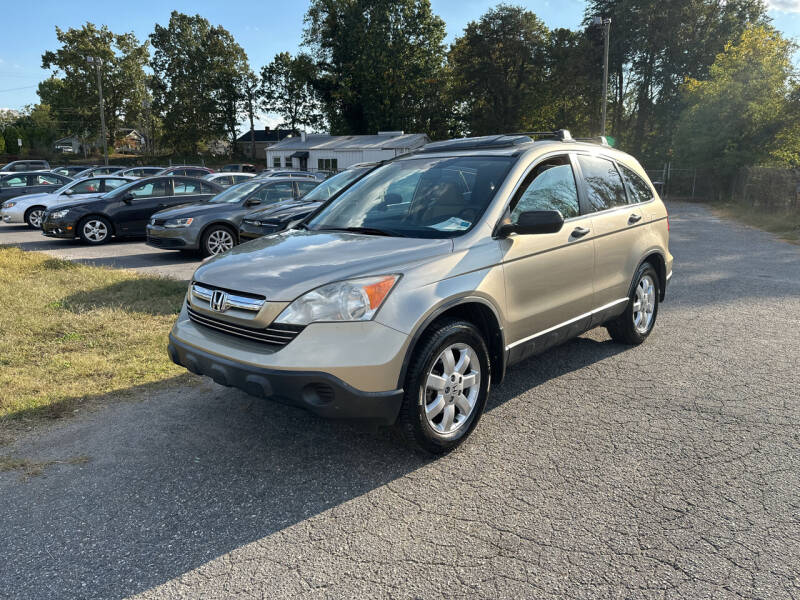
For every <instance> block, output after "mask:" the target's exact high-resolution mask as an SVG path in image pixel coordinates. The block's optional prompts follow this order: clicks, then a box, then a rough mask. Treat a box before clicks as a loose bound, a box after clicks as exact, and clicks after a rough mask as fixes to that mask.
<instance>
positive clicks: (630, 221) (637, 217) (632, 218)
mask: <svg viewBox="0 0 800 600" xmlns="http://www.w3.org/2000/svg"><path fill="white" fill-rule="evenodd" d="M641 220H642V215H637V214H636V213H632V214H631V216H630V217H628V225H633V224H634V223H638V222H639V221H641Z"/></svg>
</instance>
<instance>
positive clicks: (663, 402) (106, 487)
mask: <svg viewBox="0 0 800 600" xmlns="http://www.w3.org/2000/svg"><path fill="white" fill-rule="evenodd" d="M668 208H669V209H670V213H671V225H672V232H671V233H672V240H671V250H672V253H673V254H674V255H675V276H674V277H673V280H672V282H671V284H670V287H669V289H668V291H667V302H666V303H665V304H663V305H662V307H661V310H660V313H659V315H658V322H657V325H656V329H655V332H654V333H653V335H652V336H651V337H650V339H649V340H648V341H647V342H646V343H645V344H644V345H642V346H640V347H637V348H629V347H625V346H620V345H617V344H614V343H613V342H611V341H610V339H609V338H608V336H607V334H606V333H605V330H594V331H592V332H590V333H588V334H585V335H584V336H582V337H581V338H579V339H577V340H574V341H572V342H569V343H567V344H565V345H563V346H561V347H559V348H556V349H554V350H552V351H550V352H549V353H547V354H545V355H544V356H541V357H537V358H533V359H530V360H528V361H526V362H524V363H522V364H520V365H518V366H516V367H515V368H513V369H512V370H511V371H510V372H509V375H508V378H507V380H506V381H505V382H504V383H503V384H502V385H501V386H495V388H494V389H493V396H492V399H491V400H490V405H489V407H488V410H487V412H486V414H485V415H484V416H483V418H482V420H481V423H480V424H479V426H478V428H477V429H476V430H475V432H474V433H473V435H472V437H471V438H470V440H469V441H468V442H467V443H466V444H465V445H463V446H462V447H461V448H459V449H458V450H457V451H455V452H453V453H452V454H450V455H448V456H446V457H443V458H439V459H435V460H434V459H429V458H422V457H420V456H419V455H416V454H413V453H411V452H409V451H408V450H407V448H406V447H404V446H402V445H401V444H400V441H399V439H398V437H397V435H396V434H395V433H393V432H392V431H391V430H384V429H381V430H377V431H376V430H370V429H364V428H361V427H358V426H355V425H353V424H350V423H341V422H328V421H323V420H320V419H317V418H315V417H313V416H312V415H309V414H307V413H305V412H303V411H301V410H298V409H294V408H291V407H287V406H283V405H280V404H274V403H270V402H264V401H261V400H258V399H255V398H251V397H249V396H247V395H245V394H243V393H241V392H238V391H234V390H229V389H225V388H221V387H219V386H217V385H215V384H213V383H211V382H210V381H209V380H204V381H203V383H202V384H200V385H198V386H192V387H186V388H180V389H177V390H160V391H159V390H153V389H152V388H142V389H141V390H140V391H139V393H138V399H137V400H136V401H129V402H119V403H114V404H112V405H111V406H109V407H108V408H105V409H103V410H100V411H97V412H93V413H90V414H86V415H82V416H78V417H76V418H75V419H73V420H71V421H68V422H66V423H63V424H59V425H57V426H54V427H51V428H47V429H46V430H43V431H42V432H40V433H37V434H33V435H30V436H27V437H25V438H23V439H20V440H18V441H17V442H15V444H14V445H12V446H11V447H7V448H3V453H4V454H7V453H15V454H17V455H22V456H30V457H32V458H35V459H38V460H44V459H56V458H63V457H68V456H77V455H87V456H89V457H90V461H89V462H88V463H87V464H83V465H77V466H73V465H56V466H54V467H50V468H48V469H47V470H46V471H45V473H44V475H42V476H39V477H33V478H30V479H28V480H26V481H21V480H20V477H19V474H18V473H0V532H2V537H1V538H0V539H2V542H1V543H0V582H1V584H0V597H2V598H48V599H53V598H122V597H129V596H136V597H137V598H142V599H144V598H199V597H202V598H270V599H271V598H289V597H302V598H366V597H370V598H372V597H382V598H440V597H448V598H462V597H463V598H544V597H558V598H605V597H613V598H676V599H677V598H765V599H766V598H770V599H772V598H800V495H799V494H798V489H800V433H798V422H799V421H800V400H799V399H798V390H800V368H799V367H800V334H799V333H798V329H800V248H798V247H796V246H792V245H789V244H786V243H784V242H781V241H778V240H776V239H775V238H774V237H772V236H771V235H769V234H766V233H763V232H760V231H756V230H754V229H750V228H747V227H745V226H742V225H738V224H734V223H731V222H727V221H722V220H719V219H716V218H714V217H712V216H711V215H710V213H709V212H708V211H707V210H706V209H705V208H703V207H702V206H699V205H689V204H670V205H669V206H668Z"/></svg>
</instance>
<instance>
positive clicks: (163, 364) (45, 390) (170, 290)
mask: <svg viewBox="0 0 800 600" xmlns="http://www.w3.org/2000/svg"><path fill="white" fill-rule="evenodd" d="M185 294H186V284H185V283H181V282H178V281H172V280H169V279H165V278H159V277H147V276H142V275H138V274H135V273H130V272H126V271H120V270H114V269H108V268H101V267H92V266H85V265H80V264H76V263H72V262H69V261H65V260H60V259H54V258H51V257H49V256H47V255H44V254H40V253H36V252H24V251H22V250H19V249H18V248H14V247H2V246H0V426H5V427H12V426H14V423H15V422H16V423H17V425H19V422H20V421H21V420H30V419H37V418H47V417H50V418H53V417H60V416H63V415H64V414H67V413H71V412H73V411H74V410H75V409H76V408H77V406H79V405H81V404H82V403H85V402H87V401H89V400H98V399H99V400H100V401H108V399H110V398H111V397H113V396H115V395H119V394H121V393H122V392H124V391H125V390H129V389H131V388H133V387H134V386H137V387H138V386H146V385H148V384H154V383H158V382H167V381H168V380H171V381H172V382H174V381H175V380H176V376H178V375H182V374H183V373H184V371H183V369H180V368H179V367H177V366H175V365H174V364H173V363H172V362H171V361H170V360H169V357H168V356H167V352H166V347H167V335H168V333H169V330H170V328H171V326H172V323H173V322H174V321H175V317H176V316H177V314H178V312H179V311H180V307H181V303H182V302H183V298H184V295H185ZM182 379H183V378H181V380H182ZM0 468H2V467H1V466H0Z"/></svg>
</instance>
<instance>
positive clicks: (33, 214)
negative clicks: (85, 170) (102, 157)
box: [0, 175, 135, 229]
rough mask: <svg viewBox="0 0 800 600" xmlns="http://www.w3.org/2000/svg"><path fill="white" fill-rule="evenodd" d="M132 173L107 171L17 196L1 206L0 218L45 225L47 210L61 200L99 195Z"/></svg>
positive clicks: (4, 220)
mask: <svg viewBox="0 0 800 600" xmlns="http://www.w3.org/2000/svg"><path fill="white" fill-rule="evenodd" d="M134 179H135V178H133V177H118V176H114V175H104V176H97V177H87V178H85V179H78V180H76V181H70V182H69V183H68V184H66V185H64V186H62V187H60V188H58V189H57V190H55V191H53V192H49V193H44V194H29V195H26V196H17V197H16V198H13V199H12V200H8V201H6V202H4V203H3V204H2V206H0V221H2V222H3V223H27V224H28V227H30V228H31V229H41V228H42V216H43V215H44V213H45V211H46V210H47V209H48V208H50V207H52V206H55V205H57V204H59V203H61V202H72V201H74V200H80V199H82V198H91V197H92V196H100V195H102V194H105V193H106V192H110V191H111V190H113V189H115V188H118V187H119V186H121V185H124V184H126V183H128V182H129V181H134Z"/></svg>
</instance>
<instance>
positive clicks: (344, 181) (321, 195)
mask: <svg viewBox="0 0 800 600" xmlns="http://www.w3.org/2000/svg"><path fill="white" fill-rule="evenodd" d="M371 168H372V167H358V168H357V169H348V170H347V171H342V172H341V173H339V174H338V175H334V176H333V177H331V178H330V179H326V180H325V181H323V182H322V183H320V184H319V185H318V186H317V187H315V188H314V189H313V190H311V191H310V192H308V193H307V194H306V195H305V196H303V200H307V201H308V202H321V201H325V200H327V199H328V198H330V197H331V196H333V195H334V194H335V193H337V192H338V191H339V190H341V189H342V188H343V187H345V186H346V185H348V184H349V183H350V182H352V181H353V180H355V179H358V178H359V177H361V175H363V174H364V173H365V172H367V171H369V170H370V169H371Z"/></svg>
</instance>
